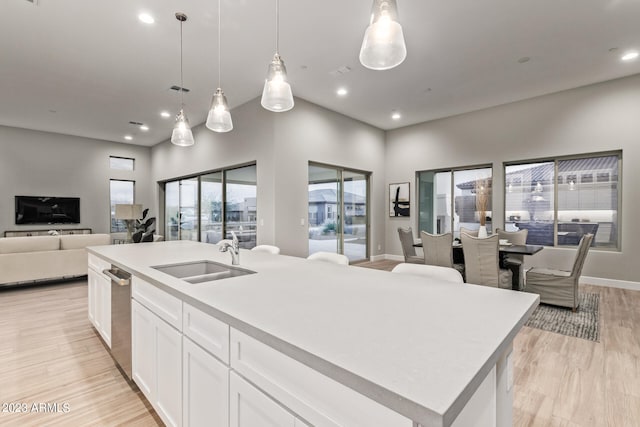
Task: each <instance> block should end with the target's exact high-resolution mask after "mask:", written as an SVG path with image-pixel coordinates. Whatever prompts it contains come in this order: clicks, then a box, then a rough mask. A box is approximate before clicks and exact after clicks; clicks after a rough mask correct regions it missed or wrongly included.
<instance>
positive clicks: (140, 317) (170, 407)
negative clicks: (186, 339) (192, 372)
mask: <svg viewBox="0 0 640 427" xmlns="http://www.w3.org/2000/svg"><path fill="white" fill-rule="evenodd" d="M131 304H132V305H131V312H132V335H131V345H132V368H133V380H134V381H135V382H136V384H137V385H138V387H140V389H141V390H142V392H143V393H144V395H145V396H146V397H147V399H148V400H149V402H150V403H151V404H152V405H153V407H154V408H155V410H156V412H157V413H158V415H159V416H160V418H161V419H162V421H164V423H165V424H166V425H168V426H180V425H182V334H181V333H180V331H178V330H176V329H174V328H173V327H172V326H171V325H169V324H168V323H166V322H165V321H164V320H162V319H161V318H159V317H158V316H156V315H155V314H153V313H152V312H151V311H150V310H149V309H147V308H146V307H144V306H143V305H141V304H139V303H138V302H137V301H135V300H133V301H132V303H131Z"/></svg>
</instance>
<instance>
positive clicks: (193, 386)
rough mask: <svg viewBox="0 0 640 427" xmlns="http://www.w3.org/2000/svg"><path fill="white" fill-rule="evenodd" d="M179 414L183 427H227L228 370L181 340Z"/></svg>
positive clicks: (184, 338) (209, 356)
mask: <svg viewBox="0 0 640 427" xmlns="http://www.w3.org/2000/svg"><path fill="white" fill-rule="evenodd" d="M182 393H183V395H182V402H183V404H182V411H183V420H184V423H183V424H184V426H185V427H187V426H188V427H194V426H208V427H228V426H229V368H228V367H227V366H225V365H224V364H222V363H221V362H220V361H219V360H218V359H216V358H215V357H213V356H212V355H210V354H209V353H207V352H206V351H204V350H203V349H202V348H200V347H199V346H198V345H197V344H195V343H194V342H193V341H191V340H190V339H189V338H187V337H183V338H182Z"/></svg>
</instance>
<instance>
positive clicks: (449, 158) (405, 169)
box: [385, 75, 640, 282]
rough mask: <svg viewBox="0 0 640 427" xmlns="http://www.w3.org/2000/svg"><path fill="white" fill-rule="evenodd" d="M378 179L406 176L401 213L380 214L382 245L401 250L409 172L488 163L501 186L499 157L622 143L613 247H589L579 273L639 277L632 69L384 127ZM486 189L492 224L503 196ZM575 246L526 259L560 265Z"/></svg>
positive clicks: (639, 160) (636, 85) (411, 222)
mask: <svg viewBox="0 0 640 427" xmlns="http://www.w3.org/2000/svg"><path fill="white" fill-rule="evenodd" d="M386 138H387V141H386V164H385V167H386V182H402V181H410V182H411V183H412V184H413V185H412V197H413V202H412V205H411V217H410V218H409V219H400V218H387V219H386V242H387V253H389V254H396V255H400V254H401V253H402V251H401V248H400V242H399V240H398V235H397V227H398V226H411V227H412V228H413V229H414V230H417V223H418V220H417V197H416V192H415V173H416V171H420V170H429V169H438V168H443V167H456V166H467V165H476V164H483V163H492V164H493V177H494V180H493V188H494V189H500V188H504V172H503V165H502V163H503V162H505V161H512V160H527V159H535V158H541V157H548V156H563V155H573V154H580V153H590V152H600V151H609V150H618V149H622V150H623V154H622V156H623V157H622V162H623V168H622V213H621V215H619V216H618V218H619V220H620V221H622V229H621V242H622V251H621V252H611V251H602V250H597V249H595V248H591V251H590V253H589V256H588V258H587V262H586V264H585V267H584V271H583V275H585V276H592V277H601V278H608V279H616V280H628V281H634V282H639V281H640V264H639V263H638V262H637V259H638V254H640V239H639V237H640V221H637V220H636V218H638V217H640V186H638V185H637V183H638V182H640V168H638V167H637V165H638V164H640V75H636V76H632V77H627V78H624V79H618V80H613V81H609V82H605V83H600V84H595V85H590V86H586V87H582V88H578V89H572V90H567V91H563V92H559V93H555V94H551V95H545V96H541V97H538V98H534V99H530V100H526V101H521V102H516V103H512V104H507V105H503V106H499V107H494V108H489V109H485V110H481V111H476V112H472V113H468V114H463V115H459V116H455V117H450V118H446V119H441V120H435V121H432V122H427V123H422V124H419V125H415V126H410V127H406V128H402V129H398V130H394V131H390V132H387V136H386ZM503 197H504V196H503V194H502V192H500V191H495V190H494V195H493V207H494V209H493V219H494V223H493V225H494V227H498V226H502V225H503V223H504V198H503ZM574 254H575V250H573V249H561V248H545V249H544V250H543V251H542V252H540V253H539V254H537V255H535V256H533V257H526V258H527V264H528V265H540V266H547V267H552V268H564V269H568V268H570V266H571V265H572V262H573V256H574Z"/></svg>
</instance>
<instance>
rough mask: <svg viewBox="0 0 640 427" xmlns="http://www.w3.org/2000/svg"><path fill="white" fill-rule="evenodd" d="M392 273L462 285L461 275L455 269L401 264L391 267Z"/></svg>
mask: <svg viewBox="0 0 640 427" xmlns="http://www.w3.org/2000/svg"><path fill="white" fill-rule="evenodd" d="M391 272H392V273H400V274H412V275H414V276H424V277H428V278H430V279H435V280H444V281H446V282H454V283H464V280H463V279H462V274H460V272H459V271H458V270H456V269H455V268H451V267H441V266H437V265H419V264H410V263H402V264H398V265H396V266H395V267H393V270H391Z"/></svg>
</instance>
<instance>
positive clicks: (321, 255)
mask: <svg viewBox="0 0 640 427" xmlns="http://www.w3.org/2000/svg"><path fill="white" fill-rule="evenodd" d="M307 259H309V260H315V261H324V262H331V263H333V264H341V265H349V258H347V257H346V256H345V255H342V254H336V253H333V252H316V253H314V254H311V255H309V256H308V257H307Z"/></svg>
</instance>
